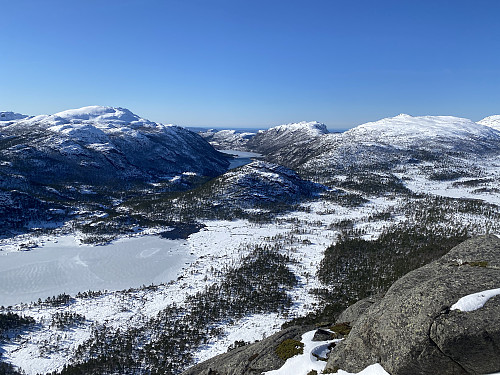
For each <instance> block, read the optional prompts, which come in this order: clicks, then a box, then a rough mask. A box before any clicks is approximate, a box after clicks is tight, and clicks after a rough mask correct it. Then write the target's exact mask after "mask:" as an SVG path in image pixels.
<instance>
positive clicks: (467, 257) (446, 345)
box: [327, 236, 500, 375]
mask: <svg viewBox="0 0 500 375" xmlns="http://www.w3.org/2000/svg"><path fill="white" fill-rule="evenodd" d="M499 287H500V239H499V238H497V237H495V236H482V237H478V238H475V239H471V240H468V241H466V242H464V243H462V244H460V245H458V246H456V247H455V248H453V249H452V250H451V251H450V252H449V253H448V254H446V255H445V256H443V257H442V258H440V259H438V260H437V261H435V262H433V263H430V264H428V265H426V266H424V267H422V268H419V269H417V270H415V271H412V272H410V273H408V274H407V275H405V276H404V277H402V278H401V279H399V280H398V281H397V282H395V283H394V284H393V286H392V287H391V288H390V289H389V291H388V292H387V293H386V295H385V296H384V298H383V299H382V300H380V302H378V303H375V304H373V305H372V306H370V307H369V308H368V309H367V310H366V313H365V314H363V315H362V316H361V317H359V319H357V321H356V322H355V324H354V327H353V329H352V331H351V333H350V335H349V337H348V338H347V339H346V340H345V341H344V342H343V343H341V344H339V345H337V347H336V348H335V349H334V350H333V351H332V353H331V355H330V358H329V360H328V364H327V369H334V368H336V367H337V368H341V369H343V370H347V371H349V372H359V371H361V370H362V369H363V368H365V367H367V366H369V365H371V364H373V363H376V362H378V363H380V364H381V365H382V366H383V367H384V368H385V369H386V370H387V371H388V372H389V373H391V374H392V375H399V374H401V375H403V374H436V373H439V374H443V375H446V374H484V373H491V372H496V371H500V297H494V298H491V299H490V300H489V301H488V302H486V304H485V305H484V307H482V308H480V309H478V310H475V311H471V312H462V311H459V310H452V311H450V307H451V306H452V305H453V304H454V303H456V302H457V301H458V299H460V298H461V297H463V296H465V295H468V294H472V293H476V292H480V291H483V290H488V289H495V288H499ZM343 318H344V319H345V317H343Z"/></svg>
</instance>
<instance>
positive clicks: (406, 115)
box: [394, 113, 413, 118]
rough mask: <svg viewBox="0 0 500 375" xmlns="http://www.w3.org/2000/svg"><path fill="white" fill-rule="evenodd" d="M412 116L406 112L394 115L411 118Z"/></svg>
mask: <svg viewBox="0 0 500 375" xmlns="http://www.w3.org/2000/svg"><path fill="white" fill-rule="evenodd" d="M412 117H413V116H411V115H408V114H406V113H400V114H399V115H397V116H394V118H412Z"/></svg>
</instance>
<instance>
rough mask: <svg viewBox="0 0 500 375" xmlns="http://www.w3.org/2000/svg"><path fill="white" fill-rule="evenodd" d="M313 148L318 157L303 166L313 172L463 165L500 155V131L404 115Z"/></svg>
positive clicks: (456, 120) (445, 119) (458, 120)
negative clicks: (438, 163)
mask: <svg viewBox="0 0 500 375" xmlns="http://www.w3.org/2000/svg"><path fill="white" fill-rule="evenodd" d="M314 147H315V148H316V152H311V154H313V156H312V157H310V158H309V159H308V160H307V161H306V163H304V164H303V165H302V166H301V167H302V168H303V169H305V170H308V171H309V172H316V171H318V170H320V169H323V170H326V171H328V173H330V172H331V171H334V170H343V169H352V168H355V169H360V168H367V167H370V168H377V169H380V168H382V169H387V168H393V167H394V166H395V165H400V164H402V163H403V164H405V163H406V164H408V163H411V164H419V163H423V162H429V161H431V162H436V161H437V162H442V163H446V164H447V165H451V164H457V165H460V164H461V163H462V161H463V160H465V161H468V160H469V159H471V158H477V157H481V156H483V155H488V154H490V155H491V154H493V153H499V152H500V131H498V130H495V129H493V128H491V127H488V126H485V125H481V124H478V123H475V122H473V121H471V120H468V119H464V118H459V117H452V116H419V117H413V116H410V115H405V114H402V115H398V116H395V117H391V118H385V119H382V120H379V121H375V122H369V123H366V124H362V125H359V126H357V127H355V128H353V129H351V130H349V131H347V132H345V133H342V134H340V135H335V136H332V135H324V136H322V137H321V138H320V139H319V142H317V143H316V144H315V146H314ZM452 159H453V160H452ZM459 159H460V162H459V161H458V160H459ZM463 166H464V167H467V166H466V165H463Z"/></svg>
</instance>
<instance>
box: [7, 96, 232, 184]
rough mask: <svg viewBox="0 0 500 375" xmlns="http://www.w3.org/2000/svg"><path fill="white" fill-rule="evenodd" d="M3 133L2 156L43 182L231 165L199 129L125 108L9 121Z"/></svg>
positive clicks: (202, 171) (146, 176)
mask: <svg viewBox="0 0 500 375" xmlns="http://www.w3.org/2000/svg"><path fill="white" fill-rule="evenodd" d="M10 117H13V116H10ZM14 117H15V116H14ZM1 135H2V136H3V137H2V138H3V143H2V144H1V145H0V146H1V147H0V160H2V161H4V162H7V163H9V166H10V171H9V172H10V173H13V174H14V173H17V174H21V175H26V176H27V177H28V178H29V179H31V180H37V181H41V182H47V181H46V178H47V177H50V178H51V181H54V180H56V181H57V180H58V179H59V178H64V179H65V180H69V181H81V182H86V183H93V184H95V183H99V182H105V181H117V180H128V181H130V180H138V181H144V180H156V179H162V178H169V177H170V178H171V177H172V176H175V175H179V174H181V173H183V172H192V173H196V174H198V175H202V176H215V175H218V174H221V173H223V172H224V171H225V170H226V168H227V166H228V162H227V160H226V158H225V157H224V156H223V155H221V154H220V153H218V152H217V151H215V150H214V149H213V147H211V146H210V145H209V144H208V143H207V142H206V141H205V140H203V139H202V138H201V137H200V136H198V135H197V134H195V133H193V132H190V131H188V130H186V129H184V128H181V127H178V126H174V125H163V124H158V123H155V122H151V121H149V120H145V119H143V118H141V117H139V116H137V115H135V114H133V113H132V112H130V111H129V110H127V109H124V108H113V107H100V106H90V107H83V108H79V109H72V110H67V111H63V112H59V113H56V114H53V115H41V116H34V117H27V118H20V119H18V120H15V121H11V122H10V123H8V124H6V125H5V126H3V127H2V128H1ZM40 170H44V171H45V172H47V173H45V174H41V173H39V171H40Z"/></svg>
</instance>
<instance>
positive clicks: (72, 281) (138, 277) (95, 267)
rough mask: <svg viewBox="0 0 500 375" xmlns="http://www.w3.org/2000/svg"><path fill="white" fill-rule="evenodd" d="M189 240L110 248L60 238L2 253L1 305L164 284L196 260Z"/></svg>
mask: <svg viewBox="0 0 500 375" xmlns="http://www.w3.org/2000/svg"><path fill="white" fill-rule="evenodd" d="M192 258H193V257H192V256H191V255H190V252H189V247H188V245H187V244H186V242H185V241H174V240H166V239H162V238H160V237H158V236H152V235H148V236H143V237H140V238H124V239H120V240H118V241H115V242H113V243H111V244H109V245H106V246H90V245H80V244H78V242H77V240H76V239H75V238H74V237H72V236H64V237H59V238H58V239H57V240H55V241H51V242H47V243H45V244H44V245H42V246H41V247H40V248H37V249H34V250H32V251H16V252H5V253H1V252H0V305H4V306H7V305H12V304H16V303H21V302H27V303H28V302H31V301H36V300H37V299H38V298H41V299H42V300H43V299H45V298H46V297H51V296H54V295H58V294H61V293H68V294H72V295H73V294H75V293H77V292H80V291H86V290H104V289H106V290H121V289H126V288H131V287H139V286H142V285H149V284H151V283H154V284H158V283H165V282H168V281H170V280H172V279H175V278H176V277H177V276H178V273H179V271H180V270H181V269H182V267H183V266H184V265H185V264H186V263H189V262H190V261H191V260H192Z"/></svg>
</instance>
